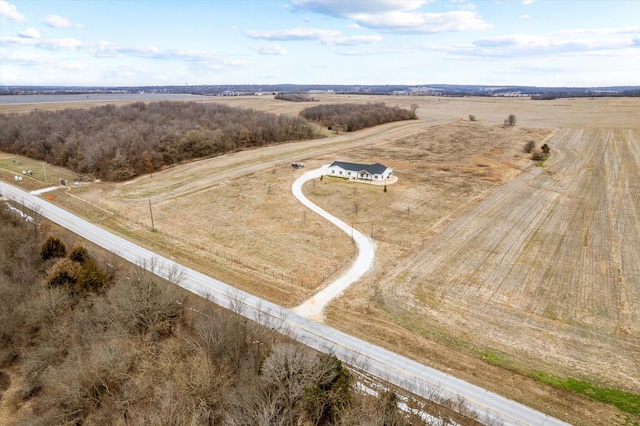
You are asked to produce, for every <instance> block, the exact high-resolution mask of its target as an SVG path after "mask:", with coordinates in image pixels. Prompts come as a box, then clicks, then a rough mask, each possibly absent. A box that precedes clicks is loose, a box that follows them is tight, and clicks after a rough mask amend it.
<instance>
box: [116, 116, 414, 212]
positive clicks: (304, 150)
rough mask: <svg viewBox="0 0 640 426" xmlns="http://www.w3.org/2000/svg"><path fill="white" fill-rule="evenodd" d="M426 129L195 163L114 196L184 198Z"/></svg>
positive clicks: (402, 125)
mask: <svg viewBox="0 0 640 426" xmlns="http://www.w3.org/2000/svg"><path fill="white" fill-rule="evenodd" d="M424 126H425V123H424V122H422V121H405V122H395V123H389V124H385V125H382V126H377V127H375V128H371V129H365V130H361V131H359V132H357V133H348V134H344V135H339V136H336V137H332V138H325V139H315V140H310V141H304V142H294V143H288V144H282V145H274V146H269V147H264V148H260V149H256V150H247V151H242V152H238V153H234V154H231V155H223V156H220V157H214V158H210V159H207V160H201V161H196V162H193V163H190V164H189V167H188V168H187V169H185V167H176V168H171V169H168V170H166V171H164V172H161V173H154V174H153V176H144V177H141V178H138V179H136V180H134V181H130V182H127V183H124V184H120V185H118V189H117V190H116V192H115V193H114V196H122V197H124V198H126V199H139V198H146V197H147V196H148V195H149V194H150V193H151V194H154V195H156V194H157V195H156V197H157V200H162V201H164V200H171V199H175V198H184V197H188V196H191V195H196V194H199V193H201V192H203V191H207V190H209V189H211V188H212V187H213V186H215V185H217V184H220V183H222V182H225V181H229V180H231V179H236V178H239V177H242V176H246V175H249V174H252V173H256V172H258V171H261V170H266V169H269V168H272V167H274V165H282V164H287V163H290V162H294V161H304V160H306V159H309V158H314V157H318V156H321V155H326V154H330V153H335V152H339V151H341V150H347V149H352V148H357V147H360V146H365V145H366V146H372V145H376V144H380V143H386V142H388V141H389V140H397V139H400V138H403V137H406V136H408V135H411V134H415V133H418V132H420V131H422V130H423V129H424Z"/></svg>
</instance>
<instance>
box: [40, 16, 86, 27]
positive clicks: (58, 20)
mask: <svg viewBox="0 0 640 426" xmlns="http://www.w3.org/2000/svg"><path fill="white" fill-rule="evenodd" d="M44 23H45V25H48V26H50V27H53V28H72V27H76V28H82V27H83V25H82V24H76V23H74V22H72V21H71V20H70V19H69V18H65V17H63V16H58V15H47V17H46V18H44Z"/></svg>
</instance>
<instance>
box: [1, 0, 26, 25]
mask: <svg viewBox="0 0 640 426" xmlns="http://www.w3.org/2000/svg"><path fill="white" fill-rule="evenodd" d="M0 17H2V18H8V19H11V20H12V21H15V22H26V20H27V18H25V17H24V15H23V14H22V13H20V12H18V9H16V7H15V6H14V5H12V4H11V3H9V2H7V1H5V0H0Z"/></svg>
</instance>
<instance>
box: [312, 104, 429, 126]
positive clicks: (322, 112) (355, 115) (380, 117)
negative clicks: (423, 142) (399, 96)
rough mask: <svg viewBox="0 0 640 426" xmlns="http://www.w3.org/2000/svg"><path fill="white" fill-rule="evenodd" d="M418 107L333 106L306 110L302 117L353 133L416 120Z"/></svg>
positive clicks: (321, 106)
mask: <svg viewBox="0 0 640 426" xmlns="http://www.w3.org/2000/svg"><path fill="white" fill-rule="evenodd" d="M416 108H417V106H416V105H412V107H411V109H410V110H407V109H403V108H400V107H397V106H396V107H389V106H386V105H385V104H384V103H382V102H377V103H371V102H369V103H366V104H332V105H318V106H313V107H309V108H305V109H304V110H302V111H301V112H300V115H301V116H302V117H304V118H306V119H307V120H310V121H314V122H316V123H318V124H320V125H322V126H324V127H327V128H331V129H332V130H344V131H346V132H353V131H356V130H360V129H364V128H367V127H373V126H376V125H378V124H383V123H389V122H392V121H400V120H415V119H416V118H417V116H416Z"/></svg>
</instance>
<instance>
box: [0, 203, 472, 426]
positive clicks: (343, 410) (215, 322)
mask: <svg viewBox="0 0 640 426" xmlns="http://www.w3.org/2000/svg"><path fill="white" fill-rule="evenodd" d="M33 222H36V221H35V220H34V221H33ZM40 228H41V226H33V225H32V224H27V223H25V222H24V219H23V218H22V217H21V216H20V215H18V214H16V213H15V211H13V210H12V209H10V208H8V206H7V204H6V203H5V202H0V380H1V381H0V402H1V403H2V404H3V405H5V406H6V407H11V408H10V409H8V411H3V413H8V414H9V415H10V418H9V419H5V420H7V421H8V422H9V424H16V425H34V424H36V425H43V426H45V425H60V424H121V425H125V424H135V425H137V424H145V425H147V424H149V425H185V424H189V425H214V424H215V425H245V426H248V425H252V426H253V425H275V424H277V425H283V426H289V425H290V426H294V425H296V426H297V425H309V426H311V425H315V426H323V425H324V426H329V425H336V426H338V425H341V426H342V425H343V426H346V425H349V426H353V425H355V426H358V425H360V426H365V425H366V426H371V425H374V426H375V425H379V426H382V425H398V426H401V425H417V424H425V422H424V421H423V420H421V418H420V417H419V416H418V415H417V414H412V413H406V412H403V411H401V410H400V409H399V408H398V405H399V399H398V398H397V397H396V395H395V394H393V393H392V392H383V393H382V394H381V396H380V397H379V398H374V397H372V396H367V395H365V394H362V393H359V392H358V391H356V383H355V378H354V376H353V374H352V373H351V372H350V371H349V370H348V369H347V368H346V367H345V366H344V365H343V364H342V363H341V362H340V361H339V360H338V359H337V358H335V357H334V356H331V355H325V354H318V353H316V352H313V351H311V350H310V349H308V348H306V347H304V346H302V345H299V344H297V343H294V342H291V341H289V340H288V339H287V338H286V336H283V335H281V334H277V333H274V332H273V331H272V330H271V329H270V328H266V327H262V326H260V325H259V324H257V323H254V322H252V321H247V320H246V319H245V318H243V317H241V316H239V315H237V314H235V313H234V312H231V311H227V310H224V309H221V308H219V307H216V306H214V305H213V304H212V303H210V302H208V301H206V300H203V299H200V298H197V297H195V296H193V295H191V294H189V293H186V292H184V291H182V290H181V289H180V288H179V287H178V286H176V285H173V284H170V283H167V282H164V281H161V280H159V279H158V278H157V277H155V276H154V275H152V274H150V273H148V272H146V271H144V270H143V269H140V268H129V267H127V266H126V265H124V264H123V263H122V262H118V261H117V259H115V258H108V257H107V258H105V259H102V258H100V257H99V256H100V253H98V252H96V253H92V252H89V251H88V250H87V249H86V248H84V247H83V246H80V245H76V246H75V247H74V248H73V249H71V251H70V252H69V251H67V250H65V253H68V255H67V257H62V258H60V257H52V258H49V259H47V260H45V259H43V257H42V256H41V253H40V252H41V249H42V248H43V247H44V248H45V251H48V250H49V249H48V248H49V247H50V246H56V247H58V246H59V245H60V244H64V242H63V241H64V240H65V239H75V237H70V236H69V235H66V236H55V237H54V238H52V239H51V241H54V244H52V243H51V241H49V243H47V241H45V238H44V235H43V233H42V229H40ZM61 253H62V251H61V250H57V251H56V254H61ZM147 266H149V267H153V266H152V265H147ZM62 269H65V270H66V271H67V272H69V271H71V273H69V274H67V275H66V278H65V279H64V280H63V281H64V282H58V281H56V282H49V283H48V282H47V280H48V279H50V278H52V277H54V276H56V274H55V272H56V271H59V270H62ZM107 269H109V270H110V271H111V272H112V273H110V274H109V283H108V285H100V286H97V287H96V286H92V284H87V286H84V287H83V288H82V289H81V290H88V291H79V285H78V283H79V282H81V280H83V279H86V280H87V281H86V282H87V283H89V282H92V283H96V282H100V283H102V284H104V281H103V280H105V279H106V275H105V273H104V272H100V271H106V270H107ZM82 271H86V272H85V273H86V277H83V275H82V274H83V272H82ZM174 276H175V277H176V279H179V276H180V274H178V273H176V274H174ZM112 277H113V279H111V278H112ZM68 279H71V280H73V279H75V280H76V281H75V285H70V284H72V283H71V282H70V281H69V280H68ZM230 297H232V296H230ZM238 305H240V302H238ZM10 387H11V388H12V389H11V392H8V391H7V390H8V389H9V388H10ZM436 408H437V406H436ZM457 422H458V423H459V424H464V423H462V420H457ZM471 424H474V423H473V422H472V423H471Z"/></svg>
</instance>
